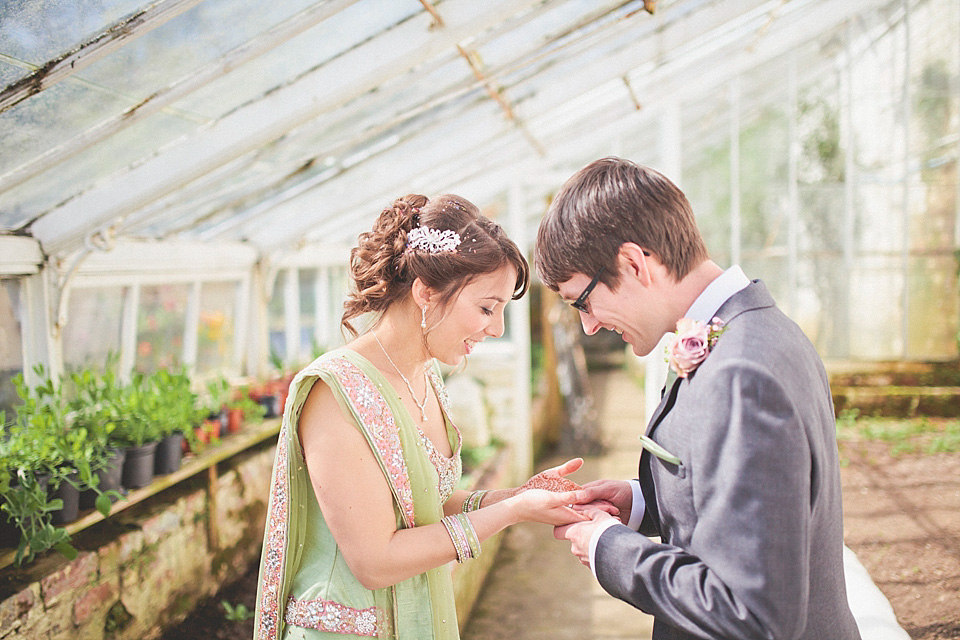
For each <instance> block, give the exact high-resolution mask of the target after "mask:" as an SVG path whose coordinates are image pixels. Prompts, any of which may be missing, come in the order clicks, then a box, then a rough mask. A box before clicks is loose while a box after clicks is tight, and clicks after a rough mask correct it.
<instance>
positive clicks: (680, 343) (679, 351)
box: [667, 317, 726, 378]
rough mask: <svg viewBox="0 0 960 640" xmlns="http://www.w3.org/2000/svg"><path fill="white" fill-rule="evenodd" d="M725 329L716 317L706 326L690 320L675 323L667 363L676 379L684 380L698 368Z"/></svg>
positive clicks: (681, 319) (668, 346)
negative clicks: (674, 331)
mask: <svg viewBox="0 0 960 640" xmlns="http://www.w3.org/2000/svg"><path fill="white" fill-rule="evenodd" d="M725 329H726V328H725V327H724V323H723V320H721V319H720V318H717V317H714V319H713V320H711V321H710V324H708V325H704V324H703V323H702V322H699V321H697V320H691V319H690V318H680V320H678V321H677V333H676V334H675V335H674V337H673V340H671V341H670V343H669V344H668V345H667V362H669V363H670V368H671V369H673V370H674V371H675V372H676V374H677V377H678V378H686V377H687V376H688V375H690V374H691V373H692V372H693V371H694V370H695V369H696V368H697V367H699V366H700V363H701V362H703V361H704V360H705V359H706V357H707V354H708V353H710V350H711V349H712V348H713V346H714V345H715V344H716V343H717V338H719V337H720V334H721V333H723V332H724V330H725Z"/></svg>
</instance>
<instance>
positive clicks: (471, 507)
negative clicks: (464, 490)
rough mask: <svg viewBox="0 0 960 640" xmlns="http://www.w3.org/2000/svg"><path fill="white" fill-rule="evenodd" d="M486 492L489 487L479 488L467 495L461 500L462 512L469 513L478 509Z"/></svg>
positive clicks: (488, 491)
mask: <svg viewBox="0 0 960 640" xmlns="http://www.w3.org/2000/svg"><path fill="white" fill-rule="evenodd" d="M488 493H490V490H489V489H479V490H477V491H474V492H472V493H471V494H470V495H468V496H467V499H466V500H464V501H463V512H464V513H469V512H471V511H476V510H477V509H479V508H480V503H481V502H483V497H484V496H485V495H487V494H488Z"/></svg>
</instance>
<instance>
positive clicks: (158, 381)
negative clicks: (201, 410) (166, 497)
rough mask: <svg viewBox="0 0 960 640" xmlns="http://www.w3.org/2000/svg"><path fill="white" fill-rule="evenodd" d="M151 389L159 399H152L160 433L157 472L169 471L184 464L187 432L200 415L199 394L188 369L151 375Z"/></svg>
mask: <svg viewBox="0 0 960 640" xmlns="http://www.w3.org/2000/svg"><path fill="white" fill-rule="evenodd" d="M150 389H151V391H152V392H153V394H154V395H155V397H156V399H157V402H155V403H151V405H150V406H151V408H152V411H151V413H150V415H149V416H147V417H148V419H149V420H151V421H152V422H153V423H154V424H155V426H156V428H157V431H158V433H159V434H160V436H161V437H160V441H159V443H158V444H157V449H156V453H155V460H154V474H155V475H165V474H168V473H173V472H174V471H176V470H177V469H179V468H180V462H181V458H182V457H183V443H184V439H185V435H186V433H187V432H189V431H190V429H189V427H190V425H192V424H194V421H195V416H196V411H197V410H196V402H197V395H196V394H195V393H194V392H193V390H192V389H191V388H190V377H189V376H188V375H187V373H186V371H184V370H182V369H181V370H180V371H179V372H177V373H172V372H170V371H167V370H160V371H157V372H156V373H154V374H153V375H152V376H151V377H150Z"/></svg>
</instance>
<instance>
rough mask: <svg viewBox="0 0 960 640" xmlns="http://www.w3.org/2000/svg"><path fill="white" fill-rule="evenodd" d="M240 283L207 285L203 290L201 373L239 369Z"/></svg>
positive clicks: (201, 297)
mask: <svg viewBox="0 0 960 640" xmlns="http://www.w3.org/2000/svg"><path fill="white" fill-rule="evenodd" d="M237 286H238V285H237V283H236V282H206V283H204V284H203V285H201V287H200V320H199V324H198V327H197V330H198V331H199V336H198V337H197V373H204V372H207V371H216V370H235V369H236V368H237V366H236V365H237V363H236V362H235V361H234V349H233V342H234V335H235V331H236V328H235V321H234V318H235V316H236V305H237Z"/></svg>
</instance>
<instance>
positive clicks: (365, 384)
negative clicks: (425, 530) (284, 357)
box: [324, 358, 414, 527]
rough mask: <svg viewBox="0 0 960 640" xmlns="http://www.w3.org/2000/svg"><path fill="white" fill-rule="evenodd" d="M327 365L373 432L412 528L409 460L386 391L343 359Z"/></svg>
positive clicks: (399, 501)
mask: <svg viewBox="0 0 960 640" xmlns="http://www.w3.org/2000/svg"><path fill="white" fill-rule="evenodd" d="M324 366H325V368H327V369H328V370H330V371H332V372H333V373H334V374H335V375H336V376H337V379H338V380H339V381H340V384H341V386H342V387H343V389H344V391H346V392H347V398H348V399H349V400H350V404H351V405H353V409H354V411H356V412H357V415H358V416H359V417H360V422H361V423H362V424H363V428H364V429H366V431H367V433H369V434H370V439H371V441H372V443H373V445H374V446H375V447H376V449H377V453H378V454H379V455H380V458H381V459H382V460H383V464H384V465H385V466H386V470H387V473H388V474H389V476H390V477H389V479H390V484H391V485H392V487H393V491H394V494H395V495H396V497H397V503H398V504H399V505H400V511H401V513H402V514H403V519H404V522H405V523H406V525H407V527H413V526H414V513H413V488H412V487H411V486H410V476H409V475H408V474H407V463H406V461H404V459H403V447H402V446H401V444H400V430H399V428H398V427H397V423H396V422H395V421H394V419H393V413H391V411H390V409H389V408H388V407H387V403H386V402H385V401H384V399H383V394H382V393H380V390H379V389H378V388H377V386H376V385H375V384H374V383H373V381H372V380H370V378H368V377H367V376H366V375H364V373H363V371H361V370H360V369H359V368H358V367H357V366H356V365H354V364H353V363H352V362H349V361H348V360H346V359H344V358H336V359H333V360H331V361H329V362H327V363H325V364H324Z"/></svg>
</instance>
